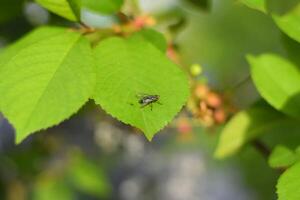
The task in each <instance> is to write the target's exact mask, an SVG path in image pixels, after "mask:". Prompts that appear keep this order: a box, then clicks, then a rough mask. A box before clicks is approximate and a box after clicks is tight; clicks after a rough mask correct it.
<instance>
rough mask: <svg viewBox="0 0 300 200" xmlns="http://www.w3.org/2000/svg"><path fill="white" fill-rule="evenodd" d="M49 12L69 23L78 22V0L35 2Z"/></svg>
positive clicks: (40, 0) (39, 0) (44, 0)
mask: <svg viewBox="0 0 300 200" xmlns="http://www.w3.org/2000/svg"><path fill="white" fill-rule="evenodd" d="M35 1H36V2H37V3H38V4H40V5H41V6H43V7H44V8H46V9H48V10H50V11H51V12H53V13H55V14H57V15H59V16H62V17H64V18H66V19H68V20H71V21H79V20H80V3H81V2H80V0H35Z"/></svg>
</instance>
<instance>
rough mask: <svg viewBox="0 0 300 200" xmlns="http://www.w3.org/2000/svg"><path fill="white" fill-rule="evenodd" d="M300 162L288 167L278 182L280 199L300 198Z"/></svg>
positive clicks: (296, 199) (297, 199)
mask: <svg viewBox="0 0 300 200" xmlns="http://www.w3.org/2000/svg"><path fill="white" fill-rule="evenodd" d="M299 188H300V162H298V163H296V164H295V165H293V166H292V167H290V168H289V169H287V170H286V171H285V172H284V173H283V174H282V175H281V176H280V178H279V180H278V183H277V194H278V200H299V199H300V190H299Z"/></svg>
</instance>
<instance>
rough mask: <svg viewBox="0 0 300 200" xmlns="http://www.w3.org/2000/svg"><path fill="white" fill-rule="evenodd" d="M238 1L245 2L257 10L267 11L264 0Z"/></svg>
mask: <svg viewBox="0 0 300 200" xmlns="http://www.w3.org/2000/svg"><path fill="white" fill-rule="evenodd" d="M239 2H241V3H243V4H245V5H246V6H248V7H249V8H252V9H255V10H259V11H261V12H263V13H267V9H266V1H265V0H239Z"/></svg>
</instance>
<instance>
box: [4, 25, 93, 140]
mask: <svg viewBox="0 0 300 200" xmlns="http://www.w3.org/2000/svg"><path fill="white" fill-rule="evenodd" d="M0 60H1V61H0V93H1V94H5V95H3V96H2V97H1V99H0V108H1V111H2V112H3V114H4V115H5V117H7V118H8V120H9V121H10V122H11V123H12V124H13V125H14V127H15V129H16V132H17V133H16V138H17V142H20V141H21V140H23V139H24V138H25V137H26V136H28V135H29V134H30V133H32V132H35V131H38V130H41V129H43V128H48V127H50V126H53V125H55V124H57V123H59V122H61V121H63V120H65V119H66V118H68V117H70V116H71V115H72V114H73V113H75V112H76V111H77V110H78V109H79V108H80V107H81V106H82V105H83V104H84V103H85V102H86V101H87V100H88V98H89V97H90V95H91V93H92V90H93V88H94V83H95V73H94V65H93V62H92V56H91V49H90V45H89V42H88V41H87V40H86V39H85V38H83V37H82V36H81V35H80V34H78V33H75V32H72V31H69V30H66V29H62V28H53V27H52V28H50V27H44V28H40V29H38V30H36V31H34V32H33V33H31V34H29V35H28V36H27V37H25V38H24V39H22V40H20V41H19V42H17V43H16V44H14V45H13V46H11V47H10V48H9V49H8V50H7V51H6V52H4V54H3V55H2V56H1V59H0Z"/></svg>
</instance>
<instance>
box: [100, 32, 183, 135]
mask: <svg viewBox="0 0 300 200" xmlns="http://www.w3.org/2000/svg"><path fill="white" fill-rule="evenodd" d="M94 54H95V58H96V64H97V85H96V92H95V94H94V99H95V101H96V103H97V104H100V105H101V107H102V108H103V109H104V110H105V111H106V112H108V113H109V114H111V115H112V116H114V117H116V118H118V119H119V120H121V121H123V122H124V123H127V124H131V125H133V126H135V127H138V128H139V129H141V130H142V131H143V132H144V133H145V135H146V137H147V138H148V139H149V140H151V139H152V137H153V136H154V134H155V133H156V132H158V131H159V130H160V129H161V128H163V127H164V126H165V125H167V123H168V122H170V120H171V119H172V118H173V117H174V116H175V115H176V114H177V113H178V112H179V111H180V109H181V107H182V106H183V104H184V103H185V102H186V99H187V97H188V93H189V88H188V82H187V78H186V76H185V75H184V73H183V72H182V71H181V70H180V69H179V68H178V66H176V65H175V64H173V63H172V62H171V61H170V60H169V59H167V58H166V56H165V55H164V54H162V53H161V52H160V51H159V50H158V49H157V48H155V47H154V46H153V45H152V44H151V43H149V42H147V41H145V40H144V39H143V38H141V37H139V36H138V35H135V36H134V37H131V38H129V39H127V40H124V39H121V38H110V39H107V40H105V41H103V42H101V43H100V44H99V45H98V46H97V47H96V48H95V51H94ZM138 94H151V95H160V100H159V101H160V102H161V104H162V105H158V104H154V105H153V110H151V109H150V106H146V107H145V108H141V107H140V105H139V103H138V101H139V99H138V98H137V95H138Z"/></svg>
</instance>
